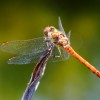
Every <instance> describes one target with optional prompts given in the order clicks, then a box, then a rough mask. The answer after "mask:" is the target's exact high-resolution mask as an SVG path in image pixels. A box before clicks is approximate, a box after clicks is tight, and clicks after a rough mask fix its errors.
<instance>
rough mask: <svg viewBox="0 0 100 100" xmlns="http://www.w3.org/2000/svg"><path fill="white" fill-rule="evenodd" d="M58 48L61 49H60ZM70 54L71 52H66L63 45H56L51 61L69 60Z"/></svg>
mask: <svg viewBox="0 0 100 100" xmlns="http://www.w3.org/2000/svg"><path fill="white" fill-rule="evenodd" d="M58 48H59V50H60V51H59V50H58ZM69 56H70V54H69V53H68V52H66V51H65V50H64V49H63V48H62V47H56V46H55V47H54V48H53V52H52V56H51V58H50V60H49V61H52V62H57V61H64V60H67V59H68V58H69Z"/></svg>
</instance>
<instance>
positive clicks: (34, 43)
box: [0, 37, 47, 55]
mask: <svg viewBox="0 0 100 100" xmlns="http://www.w3.org/2000/svg"><path fill="white" fill-rule="evenodd" d="M46 47H47V45H46V42H45V41H44V37H40V38H34V39H30V40H16V41H10V42H5V43H3V44H2V45H1V46H0V49H1V50H2V51H5V52H9V53H12V54H22V55H24V54H30V53H33V52H34V53H39V52H41V51H44V50H45V48H46Z"/></svg>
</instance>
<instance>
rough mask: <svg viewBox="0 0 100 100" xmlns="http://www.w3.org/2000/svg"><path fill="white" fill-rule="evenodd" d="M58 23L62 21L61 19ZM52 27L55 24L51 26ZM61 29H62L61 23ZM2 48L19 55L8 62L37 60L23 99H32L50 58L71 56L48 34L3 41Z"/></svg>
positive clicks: (16, 62)
mask: <svg viewBox="0 0 100 100" xmlns="http://www.w3.org/2000/svg"><path fill="white" fill-rule="evenodd" d="M58 23H60V20H59V21H58ZM52 29H53V26H52V27H51V30H52ZM59 29H61V24H59ZM44 31H45V30H44ZM67 37H68V38H70V33H68V34H67ZM0 49H1V50H2V51H5V52H9V53H12V54H17V55H18V56H15V57H12V58H10V59H9V60H8V64H30V63H33V62H37V64H36V65H35V68H34V70H33V72H32V75H31V79H30V81H29V83H28V85H27V88H26V90H25V92H24V94H23V96H22V99H21V100H31V99H32V96H33V95H34V93H35V91H36V90H37V87H38V85H39V82H40V79H41V78H42V76H43V74H44V71H45V67H46V64H47V61H48V60H49V61H53V62H55V61H63V60H66V59H68V58H69V53H67V52H66V51H65V50H64V49H63V48H62V47H61V46H59V45H56V44H55V43H54V40H53V39H52V37H51V36H47V35H45V36H44V37H39V38H35V39H29V40H15V41H9V42H3V43H2V45H1V46H0Z"/></svg>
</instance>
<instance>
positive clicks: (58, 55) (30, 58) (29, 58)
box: [8, 47, 69, 64]
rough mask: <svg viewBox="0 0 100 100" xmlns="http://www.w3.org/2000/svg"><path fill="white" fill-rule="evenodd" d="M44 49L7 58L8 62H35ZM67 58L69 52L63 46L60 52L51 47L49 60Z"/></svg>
mask: <svg viewBox="0 0 100 100" xmlns="http://www.w3.org/2000/svg"><path fill="white" fill-rule="evenodd" d="M44 52H45V51H42V52H39V53H31V54H25V55H20V56H16V57H12V58H11V59H9V60H8V64H29V63H36V62H37V61H38V60H39V58H40V57H41V56H42V55H43V53H44ZM68 58H69V53H67V52H66V51H65V50H64V49H63V48H60V52H59V50H58V48H57V47H54V48H53V52H52V56H51V57H50V59H49V61H50V62H56V61H64V60H67V59H68Z"/></svg>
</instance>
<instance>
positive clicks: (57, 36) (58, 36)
mask: <svg viewBox="0 0 100 100" xmlns="http://www.w3.org/2000/svg"><path fill="white" fill-rule="evenodd" d="M44 34H45V36H46V37H47V38H49V39H51V41H52V42H53V43H55V44H56V45H57V44H58V45H61V46H65V45H69V44H70V41H69V39H68V38H67V36H66V35H65V34H64V32H62V31H59V30H57V29H56V28H55V27H53V26H50V27H46V28H45V29H44Z"/></svg>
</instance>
